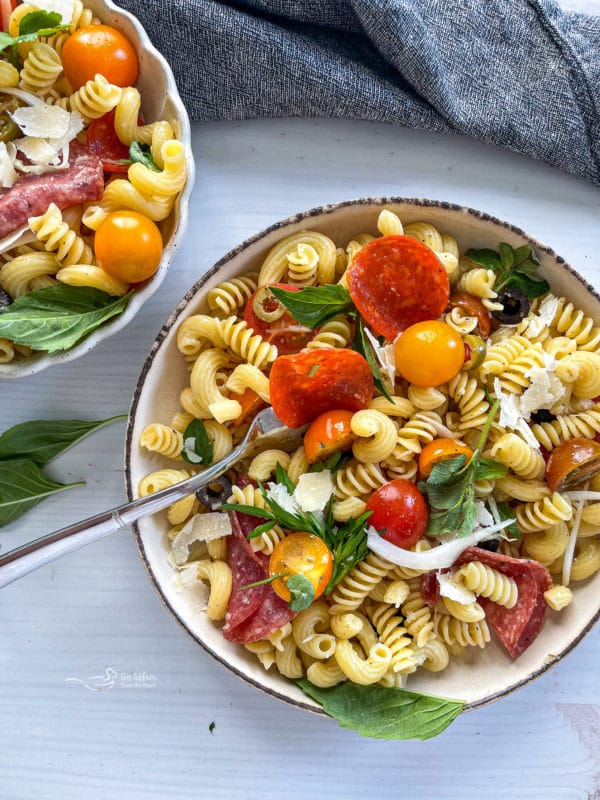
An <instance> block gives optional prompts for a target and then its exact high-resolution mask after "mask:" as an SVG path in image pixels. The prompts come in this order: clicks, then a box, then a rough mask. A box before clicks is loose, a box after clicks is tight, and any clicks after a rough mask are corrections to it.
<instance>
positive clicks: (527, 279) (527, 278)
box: [504, 272, 550, 300]
mask: <svg viewBox="0 0 600 800" xmlns="http://www.w3.org/2000/svg"><path fill="white" fill-rule="evenodd" d="M504 288H505V289H518V291H519V292H523V294H524V295H525V296H526V297H528V298H529V299H530V300H533V299H534V298H535V297H541V296H542V295H543V294H546V292H549V291H550V284H549V283H548V281H547V280H544V278H538V277H536V276H535V275H526V274H525V273H522V272H513V274H512V275H511V276H510V278H509V279H508V280H507V281H506V283H505V285H504Z"/></svg>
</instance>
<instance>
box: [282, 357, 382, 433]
mask: <svg viewBox="0 0 600 800" xmlns="http://www.w3.org/2000/svg"><path fill="white" fill-rule="evenodd" d="M269 387H270V393H271V405H272V406H273V410H274V411H275V413H276V414H277V416H278V417H279V419H280V420H281V421H282V422H283V424H284V425H287V427H288V428H300V427H301V426H302V425H304V424H305V423H307V422H311V421H312V420H313V419H316V417H318V416H319V414H323V413H324V412H325V411H331V410H333V409H337V408H342V409H345V410H347V411H358V410H359V409H361V408H365V407H366V406H367V405H368V403H369V401H370V400H371V398H372V397H373V373H372V372H371V368H370V367H369V365H368V364H367V361H366V360H365V358H363V356H361V355H360V353H357V352H355V351H354V350H347V349H345V348H340V349H333V348H332V349H327V350H303V351H302V352H300V353H296V354H295V355H290V356H279V357H278V358H276V359H275V361H274V362H273V366H272V367H271V374H270V376H269Z"/></svg>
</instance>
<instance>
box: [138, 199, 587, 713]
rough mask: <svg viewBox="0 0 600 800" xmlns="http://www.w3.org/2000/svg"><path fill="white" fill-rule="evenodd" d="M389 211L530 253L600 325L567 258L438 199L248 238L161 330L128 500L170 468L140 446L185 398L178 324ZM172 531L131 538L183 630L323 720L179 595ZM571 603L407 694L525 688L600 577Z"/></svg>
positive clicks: (141, 384) (579, 615) (145, 387)
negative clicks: (276, 256)
mask: <svg viewBox="0 0 600 800" xmlns="http://www.w3.org/2000/svg"><path fill="white" fill-rule="evenodd" d="M384 207H385V208H389V209H391V210H392V211H395V212H396V213H397V214H398V216H399V217H400V219H401V220H402V222H403V223H409V222H416V221H427V222H430V223H432V224H433V225H435V226H436V227H437V228H438V229H439V230H441V231H443V232H447V233H449V234H451V235H452V236H454V237H455V238H456V239H457V241H458V245H459V248H460V251H461V252H464V250H465V249H466V248H468V247H476V248H477V247H492V248H494V249H496V248H497V246H498V244H499V243H500V242H503V241H504V242H508V243H509V244H511V245H513V246H515V247H516V246H519V245H522V244H530V245H531V246H532V247H533V248H534V250H535V252H536V253H537V255H538V257H539V259H540V262H541V267H540V270H539V271H540V273H541V274H542V275H543V276H544V277H546V278H547V280H548V281H549V282H550V285H551V287H552V289H553V291H554V292H556V293H560V294H561V295H566V296H567V297H569V298H570V299H571V300H572V301H573V302H574V303H575V304H576V305H577V306H579V307H580V308H582V309H583V310H584V311H585V312H586V313H587V314H589V315H590V316H592V317H594V318H595V319H596V320H600V297H599V296H598V294H596V292H595V291H594V289H593V288H592V287H591V286H590V285H589V284H588V283H586V281H585V280H584V279H583V278H582V277H581V276H580V275H579V274H578V273H577V272H576V271H575V270H573V269H572V268H571V267H570V266H569V265H568V264H566V263H565V261H564V260H563V259H562V258H560V256H558V255H556V254H555V253H554V252H553V251H552V250H551V249H550V248H549V247H546V246H545V245H543V244H541V243H540V242H538V241H536V240H534V239H532V238H531V237H530V236H528V235H527V234H525V233H524V232H523V231H521V230H520V229H519V228H516V227H515V226H513V225H510V224H509V223H507V222H502V221H501V220H498V219H496V218H495V217H492V216H490V215H488V214H485V213H483V212H481V211H475V210H473V209H469V208H463V207H460V206H456V205H452V204H450V203H443V202H436V201H431V200H420V199H402V198H367V199H360V200H352V201H348V202H343V203H337V204H334V205H330V206H324V207H322V208H315V209H311V210H310V211H305V212H303V213H301V214H297V215H296V216H294V217H290V218H289V219H287V220H283V221H282V222H278V223H276V224H274V225H272V226H271V227H270V228H268V229H266V230H264V231H262V232H260V233H258V234H256V235H255V236H253V237H251V238H250V239H247V240H246V241H245V242H243V243H242V244H240V245H239V246H238V247H237V248H235V249H234V250H232V251H231V252H229V253H228V254H227V255H226V256H224V257H223V258H222V259H221V260H220V261H219V262H217V263H216V264H215V265H214V266H213V267H212V269H210V270H209V271H208V272H207V273H206V274H205V275H204V276H203V277H202V278H201V279H200V280H199V281H197V283H196V284H195V285H194V286H193V287H192V288H191V289H190V290H189V291H188V292H187V294H186V295H185V297H184V298H183V299H182V300H181V302H180V303H179V305H178V306H177V308H175V310H174V311H173V313H172V314H171V316H170V317H169V319H168V320H167V321H166V323H165V324H164V326H163V328H162V330H161V332H160V334H159V336H158V337H157V339H156V341H155V342H154V344H153V346H152V349H151V351H150V354H149V356H148V358H147V359H146V362H145V365H144V368H143V370H142V373H141V375H140V377H139V380H138V383H137V387H136V391H135V395H134V397H133V402H132V405H131V409H130V417H129V424H128V429H127V441H126V453H125V464H126V482H127V494H128V496H129V499H133V498H134V497H136V496H137V495H136V492H137V486H138V484H139V481H140V480H141V479H142V478H143V477H144V476H145V475H147V474H148V473H149V472H152V471H154V470H156V469H158V468H159V467H160V466H164V465H165V463H166V462H165V461H164V460H162V459H161V458H159V457H157V456H155V455H152V454H150V453H148V452H147V451H144V450H143V449H142V448H140V447H139V445H138V441H139V438H140V433H141V431H142V430H143V428H144V427H145V426H146V425H147V424H149V423H151V422H155V421H164V420H169V419H170V418H171V416H172V414H173V413H174V412H175V411H176V410H178V408H179V400H178V398H179V394H180V392H181V390H182V389H183V388H184V387H185V386H186V385H187V382H188V376H189V373H188V371H187V369H186V364H185V360H184V358H183V357H182V356H181V354H180V353H179V351H178V350H177V345H176V333H177V327H178V325H179V323H180V322H181V321H182V320H183V319H184V318H185V317H187V316H188V315H190V314H192V313H197V312H198V311H199V310H201V311H203V312H205V311H206V308H207V306H206V294H207V292H208V290H209V289H211V288H213V287H214V286H216V285H217V284H219V283H220V282H222V281H224V280H227V279H230V278H232V277H234V276H236V275H240V274H243V273H246V272H250V271H252V270H257V269H258V268H259V266H260V264H261V262H262V260H263V259H264V257H265V255H266V253H267V252H268V250H269V249H270V248H271V247H272V246H273V245H274V244H275V243H276V242H277V241H279V240H280V239H281V238H283V237H284V236H287V235H288V234H291V233H293V232H295V231H299V230H303V229H310V230H316V231H321V232H322V233H325V234H327V235H329V236H331V237H332V238H333V240H334V241H335V242H336V243H339V244H342V245H345V244H346V242H347V241H348V240H349V239H351V238H352V237H353V236H354V235H356V234H357V233H359V232H367V233H371V234H374V235H375V234H377V230H376V221H377V216H378V212H379V211H380V210H381V209H382V208H384ZM170 463H171V464H172V463H173V462H170ZM167 528H168V524H167V522H166V519H165V516H164V514H158V515H155V516H154V517H148V518H146V519H143V520H141V521H140V522H139V523H138V524H137V525H135V526H134V532H135V537H136V541H137V544H138V548H139V552H140V555H141V558H142V561H143V562H144V565H145V567H146V570H147V572H148V575H149V577H150V579H151V581H152V583H153V584H154V586H155V588H156V589H157V591H158V593H159V595H160V597H161V599H162V601H163V603H164V604H165V605H166V607H167V608H168V609H169V611H170V612H171V613H172V614H173V616H174V617H175V619H176V620H177V621H178V622H179V623H180V625H181V626H182V627H183V628H184V629H185V630H186V631H187V632H188V633H189V634H190V635H191V636H192V637H193V638H194V639H195V640H196V641H197V642H198V643H199V644H200V645H202V647H203V648H204V649H205V650H207V651H208V652H209V653H211V655H213V656H214V657H215V658H216V659H217V660H218V661H220V662H221V663H222V664H224V665H225V666H226V667H227V668H228V669H230V670H231V671H232V672H234V673H235V674H236V675H238V676H239V677H240V678H242V679H243V680H245V681H246V682H247V683H249V684H251V685H253V686H255V687H256V688H258V689H262V690H263V691H265V692H267V693H269V694H271V695H273V696H275V697H278V698H280V699H282V700H285V701H287V702H289V703H291V704H293V705H295V706H298V707H301V708H303V709H306V710H310V711H316V712H321V713H323V712H322V711H321V709H320V706H318V705H317V704H316V703H314V702H313V701H312V700H310V699H309V698H308V697H306V695H304V694H303V693H302V692H301V690H300V689H299V688H298V687H297V686H295V685H294V684H293V683H292V682H291V681H288V680H286V679H285V678H283V677H281V676H280V675H279V673H277V671H276V670H273V669H272V670H270V671H269V672H265V671H264V670H263V668H262V667H261V666H260V664H259V663H258V662H257V660H256V659H255V657H254V656H251V655H250V654H248V653H247V652H246V651H245V650H244V648H243V647H241V646H239V645H236V644H232V643H231V642H229V641H227V640H225V639H224V638H223V636H222V634H221V631H220V629H219V628H218V627H217V626H216V625H214V624H213V623H212V622H211V621H210V620H209V619H208V618H207V617H206V615H205V614H203V613H197V612H194V610H193V609H192V608H191V607H190V605H189V604H188V603H187V602H186V601H185V600H184V599H183V597H182V595H181V594H178V592H177V591H176V590H175V588H174V587H173V585H172V583H171V576H172V569H171V567H170V566H169V564H168V563H167V560H166V556H167V552H168V543H167V539H166V535H165V534H166V530H167ZM573 594H574V599H573V602H572V604H571V605H570V606H569V607H568V608H567V609H565V610H563V611H562V612H561V613H560V614H553V613H552V612H549V613H548V614H547V615H546V619H545V623H544V627H543V629H542V632H541V633H540V635H539V636H538V637H537V639H536V640H535V641H534V642H533V644H532V645H531V646H530V647H529V648H528V649H527V650H526V651H525V653H523V654H522V655H521V656H520V657H519V658H518V659H517V660H514V661H513V660H512V659H511V658H510V657H509V656H508V655H507V653H506V652H505V650H504V649H503V648H502V646H501V645H500V644H499V643H498V642H497V641H492V642H490V644H489V645H488V646H487V647H486V648H485V650H483V651H482V650H479V649H478V648H476V647H471V648H467V652H466V655H465V656H464V658H460V659H454V660H451V662H450V665H449V666H448V668H447V669H445V670H444V671H443V672H440V673H438V674H433V673H425V674H423V672H424V671H419V672H418V673H416V674H415V675H411V676H410V678H409V682H408V688H410V689H412V690H415V691H420V692H425V693H429V694H435V695H440V696H443V697H448V698H454V699H459V700H463V701H465V702H466V708H467V709H473V708H476V707H478V706H481V705H483V704H485V703H489V702H491V701H493V700H496V699H498V698H500V697H502V696H504V695H506V694H508V693H509V692H511V691H513V690H515V689H517V688H519V687H520V686H523V685H524V684H526V683H528V682H529V681H531V680H532V679H533V678H535V677H537V676H539V675H541V674H542V673H543V672H545V671H546V670H547V669H548V668H549V667H551V666H552V665H554V664H556V663H557V662H558V661H559V660H560V659H561V658H562V657H563V656H564V655H566V654H567V653H568V652H569V651H570V650H572V648H573V647H574V646H575V645H576V644H577V643H578V642H579V641H581V639H582V638H583V636H584V635H585V634H586V633H587V632H588V631H589V630H590V629H591V627H592V626H593V625H594V623H595V622H596V620H597V619H598V617H599V616H600V573H599V574H596V575H595V576H594V577H593V578H591V579H589V580H587V581H585V582H582V583H579V584H576V586H575V589H574V592H573Z"/></svg>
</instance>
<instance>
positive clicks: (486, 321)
mask: <svg viewBox="0 0 600 800" xmlns="http://www.w3.org/2000/svg"><path fill="white" fill-rule="evenodd" d="M448 308H460V309H461V311H464V312H465V314H468V315H469V316H470V317H477V328H478V329H479V334H480V336H481V337H482V338H483V339H487V337H488V336H489V335H490V330H491V327H492V315H491V314H490V312H489V311H488V310H487V308H486V307H485V306H484V305H483V303H482V302H481V300H480V299H479V298H478V297H474V296H473V295H472V294H468V292H454V293H453V294H451V295H450V298H449V299H448Z"/></svg>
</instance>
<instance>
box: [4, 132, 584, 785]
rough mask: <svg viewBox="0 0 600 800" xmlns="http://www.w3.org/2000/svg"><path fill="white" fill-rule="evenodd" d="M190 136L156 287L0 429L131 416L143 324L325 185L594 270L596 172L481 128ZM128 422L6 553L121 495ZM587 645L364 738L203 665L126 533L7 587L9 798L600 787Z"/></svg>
mask: <svg viewBox="0 0 600 800" xmlns="http://www.w3.org/2000/svg"><path fill="white" fill-rule="evenodd" d="M194 150H195V155H196V159H197V185H196V190H195V193H194V196H193V202H192V210H191V224H190V229H189V233H188V236H187V240H186V243H185V245H184V247H183V248H182V250H181V252H180V253H179V256H178V258H177V259H176V262H175V263H174V264H173V266H172V269H171V271H170V274H169V275H168V277H167V279H166V281H165V283H164V284H163V287H162V288H161V290H160V291H159V292H158V293H157V295H155V296H154V297H153V298H152V300H151V301H150V302H149V303H148V304H147V305H146V306H145V308H144V309H143V311H142V313H141V314H139V315H138V317H137V318H136V319H135V320H134V322H133V323H132V324H131V325H130V326H129V327H128V328H127V329H126V330H124V331H122V332H120V333H119V334H117V335H115V336H114V337H113V338H111V339H109V340H108V341H106V342H104V343H103V344H102V345H101V346H100V347H98V348H97V349H96V350H95V351H94V352H92V353H91V354H89V355H88V356H86V357H84V358H82V359H80V360H78V361H75V362H72V363H69V364H65V365H64V366H61V367H57V368H53V369H52V370H50V371H47V372H45V373H42V374H40V375H38V376H33V377H31V378H28V379H24V380H21V381H5V382H4V383H3V385H2V394H1V399H0V409H1V418H0V421H1V428H2V429H5V428H7V427H9V426H10V425H12V424H14V423H17V422H21V421H24V420H27V419H32V418H53V417H54V418H82V417H83V418H88V419H100V418H102V417H106V416H110V415H113V414H117V413H119V412H126V411H127V407H128V403H129V399H130V397H131V395H132V391H133V387H134V385H135V382H136V379H137V375H138V372H139V370H140V368H141V366H142V363H143V360H144V358H145V355H146V352H147V350H148V348H149V346H150V344H151V342H152V340H153V338H154V336H155V334H156V332H157V331H158V329H159V327H160V325H161V323H162V322H163V320H164V319H165V318H166V317H167V316H168V314H169V312H170V310H171V309H172V307H173V306H174V305H175V304H176V303H177V301H178V300H179V299H180V297H181V296H182V295H183V294H184V292H185V290H186V289H187V288H188V287H189V286H190V285H191V284H192V283H193V282H194V281H195V280H196V278H197V277H198V276H199V275H200V274H201V273H202V272H203V271H204V270H205V269H206V268H207V267H209V266H210V265H211V264H212V263H213V262H214V261H216V260H217V259H218V258H220V257H221V256H222V255H223V254H224V253H225V252H226V251H227V250H228V249H230V248H231V247H233V246H234V245H236V244H237V243H238V242H240V241H241V240H242V239H244V238H245V237H246V236H248V235H249V234H251V233H253V232H255V231H256V230H258V229H260V228H262V227H265V226H267V225H268V224H270V223H272V222H273V221H275V220H278V219H281V218H283V217H286V216H288V215H289V214H291V213H293V212H296V211H299V210H302V209H305V208H309V207H312V206H316V205H320V204H323V203H328V202H332V201H336V200H342V199H348V198H353V197H359V196H366V195H398V196H422V197H430V198H437V199H441V200H448V201H452V202H455V203H461V204H464V205H469V206H472V207H475V208H480V209H482V210H484V211H488V212H491V213H493V214H495V215H497V216H499V217H501V218H504V219H506V220H509V221H510V222H513V223H515V224H516V225H518V226H520V227H522V228H524V229H525V230H526V231H527V232H528V233H530V234H532V235H533V236H535V237H537V238H538V239H540V240H541V241H543V242H545V243H547V244H548V245H550V246H551V247H553V248H554V249H555V250H556V251H557V252H558V253H560V254H561V255H562V256H564V257H565V258H566V259H567V261H569V262H570V263H571V264H572V265H573V266H574V267H575V268H577V269H578V270H580V271H581V272H582V273H583V274H584V275H585V276H586V277H587V278H588V279H589V280H590V281H591V282H592V283H594V284H596V285H598V282H599V278H600V265H599V262H598V251H599V247H600V226H599V223H600V195H599V194H598V190H597V189H596V188H594V187H592V186H591V185H589V184H586V183H584V182H582V181H580V180H577V179H575V178H572V177H569V176H567V175H564V174H562V173H560V172H558V171H556V170H554V169H551V168H549V167H546V166H544V165H542V164H539V163H535V162H532V161H529V160H526V159H524V158H521V157H518V156H515V155H513V154H509V153H507V152H504V151H501V150H498V149H496V148H494V147H492V146H488V145H485V144H481V143H478V142H475V141H472V140H469V139H466V138H462V137H452V136H437V135H431V134H428V133H422V132H415V131H408V130H402V129H398V128H393V127H388V126H385V125H376V124H369V123H360V122H355V123H352V122H341V121H312V120H309V121H307V120H296V121H254V122H247V123H243V124H242V123H239V124H238V123H219V124H217V123H214V124H203V125H200V124H197V125H195V127H194ZM124 429H125V426H124V423H116V424H114V425H112V426H111V427H110V428H107V429H104V430H102V431H101V432H99V433H97V434H95V435H94V436H93V437H91V438H88V439H87V440H85V441H84V442H82V443H80V444H79V445H77V446H76V447H75V448H73V449H72V450H70V451H68V453H66V454H64V455H63V456H61V457H60V458H59V459H57V460H56V461H55V462H53V463H52V464H51V466H50V468H49V472H50V473H51V474H52V475H53V476H54V477H55V478H56V479H58V480H62V481H69V480H77V479H84V480H85V481H86V486H85V487H84V488H81V489H75V490H72V491H70V492H68V493H62V494H59V495H57V496H55V497H53V498H50V499H48V500H46V501H45V502H43V503H42V504H40V505H39V506H38V507H37V508H36V509H34V510H33V511H31V512H30V513H28V514H27V515H26V516H24V517H22V518H21V519H20V520H19V521H17V522H15V523H14V524H12V525H10V526H8V527H6V528H3V529H2V530H0V546H1V547H2V550H7V549H11V548H12V547H13V546H15V545H17V544H19V543H21V542H24V541H26V540H28V539H30V538H34V537H37V536H39V535H42V534H44V533H46V532H49V531H51V530H53V529H56V528H59V527H62V526H63V525H66V524H68V523H70V522H75V521H76V520H78V519H80V518H82V517H84V516H88V515H89V514H92V513H95V512H98V511H101V510H103V509H105V508H108V507H110V506H113V505H116V504H118V503H120V502H122V501H123V500H124V499H125V497H124V483H123V466H122V463H123V434H124ZM599 658H600V641H599V637H598V630H597V629H596V630H595V631H593V632H592V633H591V634H589V636H588V637H587V638H586V639H585V640H584V642H583V643H582V644H581V645H580V646H579V647H578V648H577V649H576V650H575V651H574V652H573V653H572V654H571V655H570V656H569V657H568V658H566V659H565V660H564V661H563V662H562V663H561V664H559V666H557V667H556V668H555V669H553V670H552V671H551V672H548V673H546V674H545V675H544V676H543V677H541V678H540V679H538V680H537V681H536V682H534V683H533V684H530V685H529V686H527V687H525V688H524V689H522V690H521V691H519V692H518V693H516V694H514V695H512V696H510V697H508V698H506V699H504V700H503V701H501V702H498V703H496V704H494V705H492V706H489V707H486V708H484V709H481V710H479V711H476V712H473V713H470V714H466V715H463V716H461V717H460V718H459V719H458V720H457V721H456V722H455V723H454V724H453V725H452V726H451V727H450V728H449V729H448V730H447V731H446V732H445V733H444V734H443V735H441V736H440V737H438V738H437V739H434V740H430V741H428V742H425V743H419V742H407V743H403V742H398V743H386V742H376V741H370V740H365V739H362V738H360V737H359V736H358V735H356V734H354V733H351V732H348V731H343V730H341V729H340V728H338V727H337V725H336V723H335V722H333V721H328V720H324V719H322V718H317V717H313V716H309V715H306V714H304V713H302V712H300V711H298V710H296V709H294V708H291V707H288V706H286V705H284V704H283V703H280V702H278V701H275V700H273V699H271V698H270V697H266V696H263V695H262V694H260V693H259V692H257V691H256V690H255V689H252V688H250V687H249V686H246V685H245V684H243V683H241V682H240V681H239V680H238V679H237V678H235V677H234V676H233V675H231V674H229V673H228V672H227V671H226V670H225V669H224V668H222V667H221V666H220V665H219V664H217V663H216V662H214V661H213V660H212V659H211V658H210V657H209V656H208V655H207V654H206V653H204V651H203V650H201V649H200V648H199V647H198V646H197V645H196V644H195V643H194V642H193V641H192V640H191V639H190V638H188V637H187V636H186V634H185V633H184V632H183V631H182V630H180V629H179V627H178V626H177V625H176V624H175V622H174V621H173V620H172V618H171V617H170V616H169V614H168V613H167V611H165V609H164V608H163V607H162V605H161V603H160V601H159V599H158V597H157V596H156V595H155V593H154V590H153V589H152V587H151V585H150V583H149V581H148V579H147V578H146V575H145V572H144V569H143V567H142V565H141V562H140V561H139V559H138V556H137V551H136V547H135V545H134V542H133V538H132V536H131V535H130V534H129V533H128V532H124V533H121V534H119V535H117V536H115V537H113V538H111V539H107V540H104V541H101V542H98V543H96V544H94V545H92V546H90V547H88V548H87V549H86V550H82V551H79V552H77V553H75V554H72V555H71V556H69V557H67V558H65V559H63V560H62V561H61V562H58V563H56V564H55V565H53V566H51V567H47V568H45V569H43V570H41V571H39V572H37V573H35V574H33V575H31V576H29V577H27V578H24V579H23V580H21V581H20V582H19V583H16V584H13V585H12V586H10V587H8V588H6V589H4V590H3V591H2V598H1V603H0V676H1V680H0V709H1V725H0V753H1V756H0V798H1V799H2V800H30V799H31V800H33V799H34V798H35V800H50V799H52V800H55V799H56V800H75V798H85V800H95V798H99V799H100V798H101V799H102V800H103V799H104V798H108V797H111V798H119V799H120V798H140V800H141V798H144V799H149V798H160V799H161V800H162V798H197V797H212V798H231V797H237V796H242V795H243V796H244V797H246V798H248V799H250V798H259V797H268V798H291V797H297V798H312V797H315V796H318V795H322V794H323V793H324V792H325V793H326V795H327V796H328V797H330V798H348V797H361V796H363V795H366V796H369V795H372V794H374V793H376V794H377V795H378V796H385V795H387V796H390V797H396V796H402V797H403V798H429V797H444V798H461V799H462V798H463V797H464V796H465V794H469V793H478V794H482V795H483V796H485V797H494V798H496V797H498V798H500V797H508V796H514V797H519V798H544V800H555V799H556V800H559V799H560V800H565V799H566V798H568V799H569V800H570V799H571V798H573V799H575V798H577V800H584V799H585V798H598V797H599V796H600V696H599V691H598V668H597V664H598V660H599ZM94 676H96V679H95V680H94ZM72 679H79V680H72ZM85 683H87V684H88V685H89V686H92V687H93V686H96V690H93V688H86V686H85V685H84V684H85ZM102 686H103V688H102ZM213 722H214V723H215V724H214V729H213V731H212V733H211V732H210V730H209V726H210V725H211V723H213Z"/></svg>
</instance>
